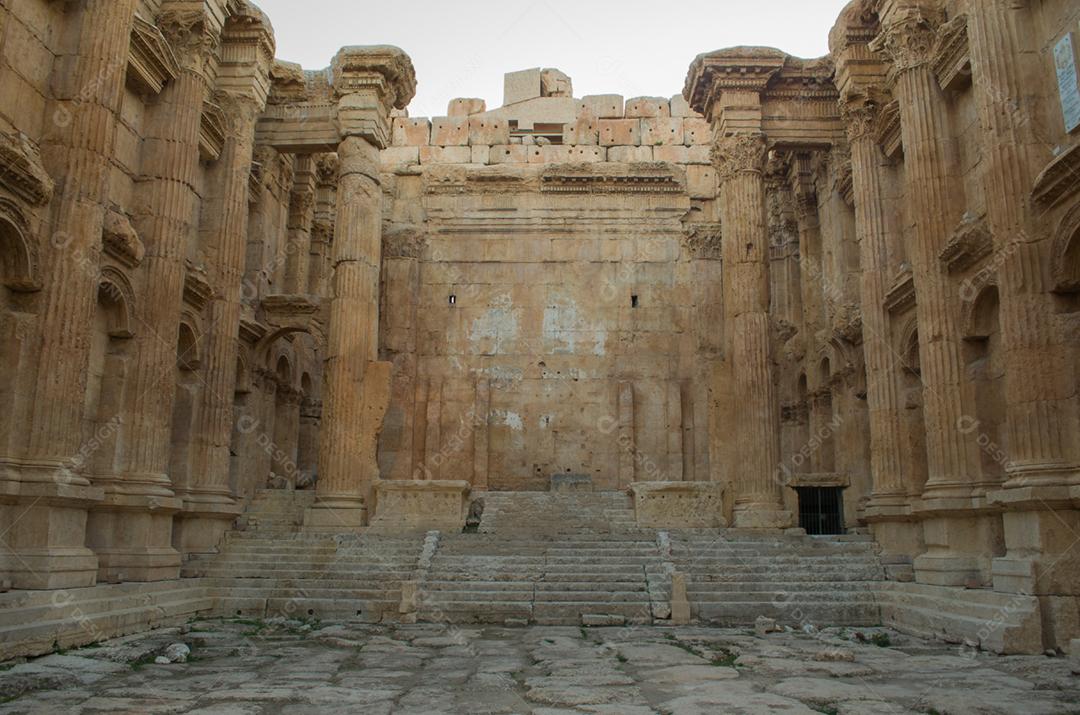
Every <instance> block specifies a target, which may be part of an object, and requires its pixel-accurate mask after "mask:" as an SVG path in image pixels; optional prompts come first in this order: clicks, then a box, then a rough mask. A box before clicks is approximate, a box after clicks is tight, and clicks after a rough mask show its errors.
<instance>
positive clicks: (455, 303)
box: [450, 295, 457, 305]
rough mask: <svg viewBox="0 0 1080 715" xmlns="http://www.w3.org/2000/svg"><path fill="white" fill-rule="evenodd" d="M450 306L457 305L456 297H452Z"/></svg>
mask: <svg viewBox="0 0 1080 715" xmlns="http://www.w3.org/2000/svg"><path fill="white" fill-rule="evenodd" d="M450 305H457V296H456V295H452V296H450Z"/></svg>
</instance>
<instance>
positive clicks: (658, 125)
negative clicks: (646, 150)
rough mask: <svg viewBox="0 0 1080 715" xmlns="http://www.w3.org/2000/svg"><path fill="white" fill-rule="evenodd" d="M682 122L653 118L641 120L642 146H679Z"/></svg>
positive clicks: (682, 137) (682, 138) (681, 139)
mask: <svg viewBox="0 0 1080 715" xmlns="http://www.w3.org/2000/svg"><path fill="white" fill-rule="evenodd" d="M684 139H685V137H684V135H683V120H681V119H672V118H671V117H655V118H653V119H642V120H641V144H642V146H681V145H682V143H683V141H684Z"/></svg>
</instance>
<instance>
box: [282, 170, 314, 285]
mask: <svg viewBox="0 0 1080 715" xmlns="http://www.w3.org/2000/svg"><path fill="white" fill-rule="evenodd" d="M314 218H315V161H314V159H313V158H312V157H311V156H305V155H299V156H297V157H296V164H295V166H294V171H293V188H292V192H291V193H290V195H289V218H288V232H289V235H288V239H287V240H288V244H287V248H286V254H287V260H286V263H285V288H284V291H285V293H289V294H296V293H307V292H308V276H309V273H310V265H311V225H312V221H313V219H314Z"/></svg>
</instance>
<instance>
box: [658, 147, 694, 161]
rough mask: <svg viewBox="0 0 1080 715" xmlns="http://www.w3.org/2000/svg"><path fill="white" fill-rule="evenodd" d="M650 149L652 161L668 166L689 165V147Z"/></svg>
mask: <svg viewBox="0 0 1080 715" xmlns="http://www.w3.org/2000/svg"><path fill="white" fill-rule="evenodd" d="M651 148H652V153H653V161H666V162H668V163H669V164H689V163H690V147H686V146H682V145H679V146H654V147H651Z"/></svg>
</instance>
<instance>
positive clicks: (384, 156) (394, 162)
mask: <svg viewBox="0 0 1080 715" xmlns="http://www.w3.org/2000/svg"><path fill="white" fill-rule="evenodd" d="M379 159H380V160H381V162H382V167H383V168H384V169H393V168H394V167H397V166H413V165H416V164H419V163H420V147H418V146H391V147H387V148H385V149H383V150H382V152H380V154H379Z"/></svg>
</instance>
